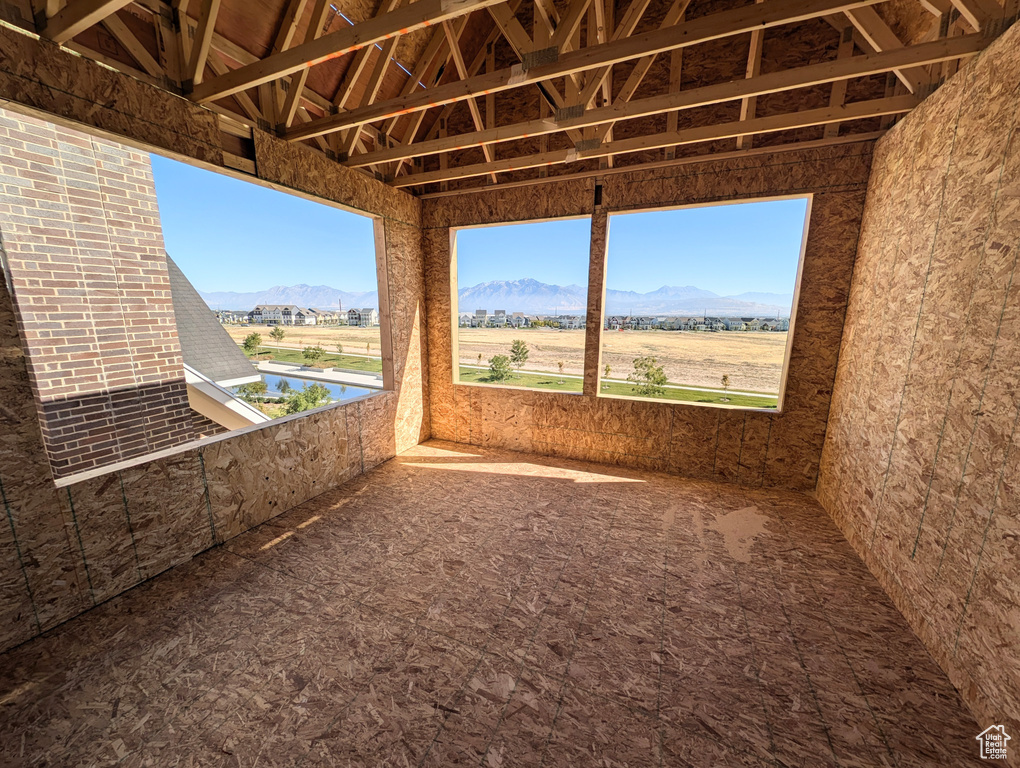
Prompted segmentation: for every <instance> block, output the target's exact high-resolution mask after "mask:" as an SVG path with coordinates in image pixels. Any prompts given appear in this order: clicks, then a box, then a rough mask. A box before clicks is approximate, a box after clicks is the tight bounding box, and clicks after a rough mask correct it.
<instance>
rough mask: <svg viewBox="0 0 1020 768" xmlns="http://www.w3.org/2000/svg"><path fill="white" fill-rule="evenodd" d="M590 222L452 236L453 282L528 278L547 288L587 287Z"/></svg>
mask: <svg viewBox="0 0 1020 768" xmlns="http://www.w3.org/2000/svg"><path fill="white" fill-rule="evenodd" d="M590 239H591V219H589V218H587V217H585V218H583V219H558V220H556V221H540V222H536V223H533V224H511V225H508V226H499V227H477V228H475V229H461V230H458V231H457V283H458V285H459V286H460V287H461V288H467V287H470V286H472V285H478V283H488V282H490V281H492V280H521V279H523V278H526V277H533V278H534V279H536V280H538V281H539V282H541V283H549V284H550V285H580V286H587V285H588V253H589V247H590V245H589V243H590Z"/></svg>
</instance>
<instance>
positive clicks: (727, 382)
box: [722, 373, 730, 389]
mask: <svg viewBox="0 0 1020 768" xmlns="http://www.w3.org/2000/svg"><path fill="white" fill-rule="evenodd" d="M722 388H723V389H729V388H730V375H729V374H728V373H724V374H723V377H722Z"/></svg>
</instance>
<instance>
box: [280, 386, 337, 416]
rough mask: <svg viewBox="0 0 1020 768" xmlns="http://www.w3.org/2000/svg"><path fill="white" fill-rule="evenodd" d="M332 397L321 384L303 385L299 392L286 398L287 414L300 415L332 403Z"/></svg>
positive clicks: (294, 392) (293, 392)
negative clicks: (302, 412)
mask: <svg viewBox="0 0 1020 768" xmlns="http://www.w3.org/2000/svg"><path fill="white" fill-rule="evenodd" d="M332 400H333V396H332V395H330V393H329V390H328V389H326V388H325V387H324V386H322V385H321V384H305V386H304V387H303V388H302V389H301V390H300V391H292V392H291V393H290V395H288V396H287V408H286V410H287V413H300V412H301V411H310V410H311V409H312V408H318V407H319V406H320V405H326V404H327V403H330V402H332Z"/></svg>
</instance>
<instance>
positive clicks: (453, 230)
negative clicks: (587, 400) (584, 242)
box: [449, 213, 595, 397]
mask: <svg viewBox="0 0 1020 768" xmlns="http://www.w3.org/2000/svg"><path fill="white" fill-rule="evenodd" d="M582 219H583V220H587V221H588V263H587V266H588V269H587V273H586V274H585V276H584V286H585V305H586V306H585V308H584V309H582V310H581V314H583V315H585V320H586V321H587V314H588V310H587V304H588V302H589V301H590V298H589V296H588V294H589V293H590V290H591V286H590V284H589V283H590V280H589V276H590V275H591V260H592V248H591V246H592V228H593V226H594V219H595V216H594V215H593V214H591V213H580V214H570V215H568V216H546V217H543V218H539V219H523V220H514V221H494V222H489V223H486V224H463V225H460V226H456V227H450V228H449V229H450V231H449V237H450V331H451V333H450V358H451V366H452V369H451V370H452V374H453V384H454V386H459V387H482V388H485V389H512V390H517V391H521V392H543V393H545V394H548V395H567V396H569V397H576V396H578V395H584V373H583V371H582V374H581V389H579V390H577V391H576V392H574V391H564V390H559V389H543V388H542V387H523V386H518V385H514V384H486V383H483V382H478V381H461V379H460V365H461V363H460V355H459V351H460V281H459V275H458V256H459V255H458V253H457V234H458V233H459V232H461V231H462V230H467V229H494V228H496V227H513V226H518V225H522V224H544V223H547V222H552V221H580V220H582ZM585 327H586V328H587V322H586V326H585ZM587 353H588V332H587V330H585V331H584V344H583V345H582V347H581V355H582V360H585V359H587ZM582 365H583V363H582ZM552 375H555V374H552Z"/></svg>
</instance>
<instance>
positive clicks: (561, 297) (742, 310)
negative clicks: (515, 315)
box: [458, 278, 793, 317]
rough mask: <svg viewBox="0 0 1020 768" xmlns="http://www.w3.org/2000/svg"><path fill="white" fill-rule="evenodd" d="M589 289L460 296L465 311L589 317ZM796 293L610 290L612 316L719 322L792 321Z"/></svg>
mask: <svg viewBox="0 0 1020 768" xmlns="http://www.w3.org/2000/svg"><path fill="white" fill-rule="evenodd" d="M586 293H587V291H586V289H585V288H582V287H581V286H579V285H549V284H548V283H542V282H539V281H538V280H534V279H531V278H526V279H523V280H493V281H491V282H487V283H479V284H478V285H473V286H470V287H468V288H461V289H460V291H459V292H458V296H459V299H460V301H459V303H460V312H461V314H463V313H473V312H474V311H475V309H486V310H488V311H489V313H490V314H491V313H492V312H493V311H494V310H496V309H505V310H506V311H507V312H526V313H528V314H556V313H560V314H563V313H579V312H584V310H585V306H586V303H587V300H586ZM792 306H793V294H788V293H787V294H782V293H764V292H753V291H752V292H747V293H740V294H736V295H734V296H721V295H719V294H718V293H714V292H712V291H707V290H705V289H704V288H698V287H696V286H693V285H685V286H670V285H664V286H662V287H661V288H658V289H656V290H654V291H649V292H648V293H638V292H636V291H616V290H612V289H608V290H607V291H606V310H605V311H606V314H609V315H678V314H679V315H701V314H709V315H715V316H717V317H752V316H761V317H774V316H776V315H777V314H778V315H780V316H782V317H789V316H790V308H791V307H792Z"/></svg>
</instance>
